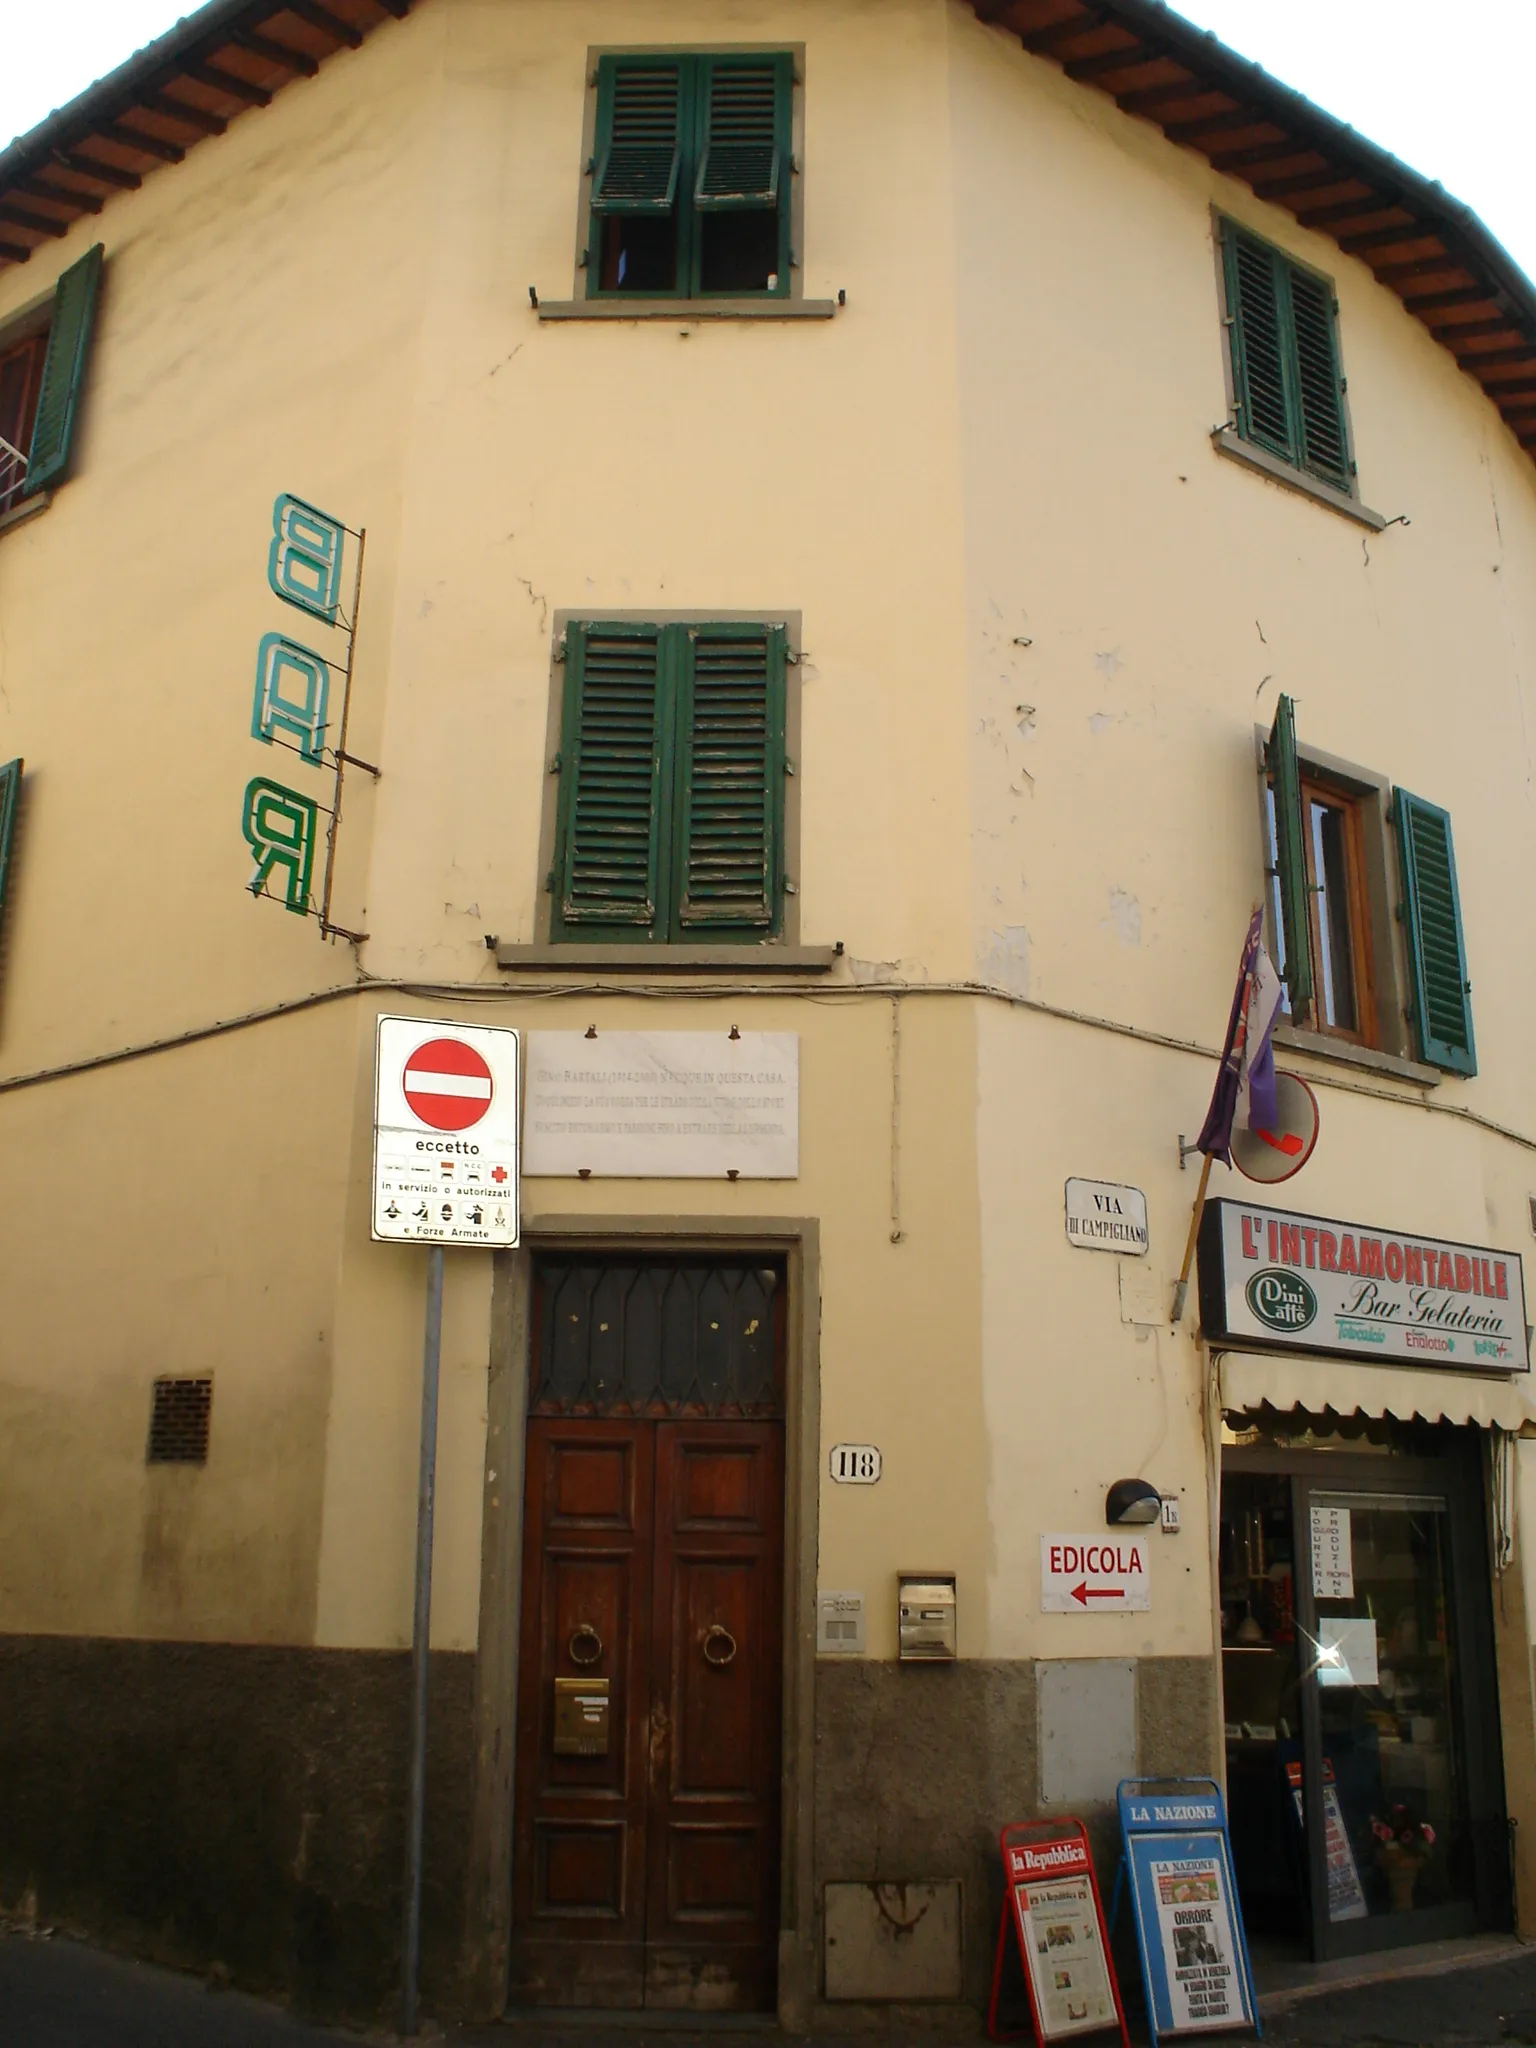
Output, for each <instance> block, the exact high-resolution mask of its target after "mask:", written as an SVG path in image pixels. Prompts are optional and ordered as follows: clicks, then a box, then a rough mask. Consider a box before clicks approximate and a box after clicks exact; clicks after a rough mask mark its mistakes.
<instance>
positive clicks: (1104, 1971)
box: [987, 1814, 1131, 2048]
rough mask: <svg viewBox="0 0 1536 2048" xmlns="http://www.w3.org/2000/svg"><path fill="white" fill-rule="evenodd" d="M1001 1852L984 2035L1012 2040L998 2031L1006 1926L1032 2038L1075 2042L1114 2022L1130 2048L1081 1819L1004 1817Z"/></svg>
mask: <svg viewBox="0 0 1536 2048" xmlns="http://www.w3.org/2000/svg"><path fill="white" fill-rule="evenodd" d="M999 1847H1000V1848H1001V1850H1002V1856H1003V1910H1002V1915H1001V1918H1000V1919H999V1921H998V1928H997V1955H996V1958H995V1959H994V1961H993V1964H992V1996H991V1999H990V2000H989V2002H988V2005H987V2038H988V2039H989V2040H991V2041H1013V2040H1018V2039H1019V2038H1021V2036H1022V2033H1023V2029H1022V2028H1020V2029H1019V2030H1017V2031H1016V2032H1014V2033H1001V2032H999V2030H998V2006H999V2003H1000V2001H1001V1996H1002V1986H1003V1964H1004V1962H1005V1961H1006V1959H1007V1953H1008V1930H1009V1928H1010V1927H1011V1928H1012V1929H1013V1935H1014V1939H1015V1940H1016V1941H1017V1943H1018V1950H1019V1960H1020V1962H1021V1963H1022V1964H1023V1966H1024V1982H1025V1984H1026V1986H1027V1987H1028V1990H1029V2011H1030V2018H1031V2019H1032V2020H1033V2022H1034V2029H1035V2039H1036V2041H1038V2042H1039V2043H1040V2044H1041V2048H1045V2043H1046V2042H1048V2041H1069V2040H1075V2039H1076V2038H1077V2037H1078V2036H1079V2035H1085V2034H1098V2033H1103V2032H1104V2031H1105V2030H1106V2029H1108V2028H1111V2027H1116V2028H1118V2029H1119V2032H1120V2040H1121V2044H1122V2048H1131V2037H1130V2035H1129V2034H1128V2033H1127V2032H1126V2027H1125V2008H1124V2006H1123V2005H1122V2004H1121V2002H1120V1986H1119V1983H1118V1981H1117V1980H1116V1977H1115V1964H1114V1958H1113V1957H1112V1956H1111V1954H1110V1952H1109V1931H1108V1929H1107V1928H1106V1926H1105V1924H1104V1902H1103V1900H1102V1899H1101V1898H1100V1897H1099V1880H1098V1877H1097V1875H1096V1873H1095V1871H1094V1867H1093V1857H1092V1855H1091V1854H1090V1853H1089V1849H1088V1836H1087V1833H1086V1831H1085V1830H1084V1827H1083V1824H1082V1822H1081V1821H1080V1820H1074V1819H1073V1818H1072V1817H1071V1816H1070V1815H1065V1814H1064V1815H1063V1816H1062V1817H1061V1818H1060V1819H1059V1820H1023V1821H1010V1822H1009V1824H1008V1825H1007V1826H1006V1827H1005V1828H1004V1829H1003V1831H1002V1834H1001V1835H1000V1837H999Z"/></svg>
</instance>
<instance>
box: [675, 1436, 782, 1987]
mask: <svg viewBox="0 0 1536 2048" xmlns="http://www.w3.org/2000/svg"><path fill="white" fill-rule="evenodd" d="M783 1441H784V1440H783V1432H782V1430H781V1429H780V1428H779V1426H778V1425H777V1424H775V1423H721V1422H715V1423H711V1422H701V1423H687V1422H668V1423H661V1424H659V1425H658V1426H657V1447H656V1506H657V1511H656V1518H655V1581H654V1591H653V1596H652V1626H653V1631H654V1635H653V1644H652V1653H651V1684H652V1725H653V1727H655V1728H659V1729H660V1730H661V1731H662V1741H661V1743H660V1744H659V1745H658V1744H653V1747H652V1763H653V1771H652V1778H651V1787H650V1791H651V1811H650V1836H651V1840H650V1848H649V1855H648V1863H649V1872H648V1895H647V1911H646V1944H647V1946H646V1989H645V2002H646V2004H647V2005H671V2006H693V2007H710V2008H716V2009H721V2010H727V2009H742V2010H750V2009H752V2008H754V2007H761V2006H763V2005H764V2004H766V2003H768V2002H769V2001H770V2000H771V1996H772V1989H773V1982H774V1962H775V1952H776V1949H777V1923H778V1911H777V1907H778V1851H779V1801H778V1788H779V1701H780V1665H781V1608H782V1599H783V1568H782V1567H783V1557H782V1551H783V1490H784V1488H783Z"/></svg>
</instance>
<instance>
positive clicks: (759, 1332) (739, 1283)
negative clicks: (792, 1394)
mask: <svg viewBox="0 0 1536 2048" xmlns="http://www.w3.org/2000/svg"><path fill="white" fill-rule="evenodd" d="M784 1294H785V1288H784V1276H783V1273H782V1272H781V1271H780V1270H778V1269H777V1268H775V1267H773V1266H770V1265H767V1264H765V1263H763V1262H762V1261H747V1260H741V1261H734V1262H726V1263H721V1262H719V1261H716V1260H706V1259H629V1260H625V1261H623V1262H614V1263H609V1262H607V1261H603V1260H595V1259H592V1258H582V1257H580V1256H572V1257H569V1258H547V1259H542V1260H540V1262H539V1265H538V1268H537V1278H536V1292H535V1318H534V1328H535V1333H536V1344H537V1352H536V1356H535V1359H534V1389H535V1391H534V1401H533V1406H534V1409H535V1412H537V1413H539V1414H542V1415H724V1416H735V1415H740V1416H754V1417H767V1416H777V1415H782V1414H783V1412H784V1400H783V1375H782V1372H781V1370H780V1359H781V1357H782V1353H783V1345H782V1342H781V1335H782V1324H783V1314H784Z"/></svg>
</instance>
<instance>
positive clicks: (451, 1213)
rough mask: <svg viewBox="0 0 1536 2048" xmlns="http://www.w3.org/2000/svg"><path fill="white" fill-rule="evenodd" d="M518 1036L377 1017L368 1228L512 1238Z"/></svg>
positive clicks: (410, 1236) (492, 1243)
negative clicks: (371, 1199)
mask: <svg viewBox="0 0 1536 2048" xmlns="http://www.w3.org/2000/svg"><path fill="white" fill-rule="evenodd" d="M517 1065H518V1035H517V1033H516V1032H515V1031H508V1030H505V1029H502V1028H500V1027H492V1026H488V1025H479V1024H441V1023H435V1022H433V1021H431V1020H430V1019H428V1018H425V1017H381V1018H380V1019H379V1028H378V1044H377V1056H376V1060H375V1065H374V1113H373V1235H374V1236H375V1237H376V1238H379V1239H382V1240H385V1241H392V1242H399V1241H411V1242H417V1243H426V1244H452V1245H483V1246H488V1247H496V1246H506V1245H515V1244H516V1243H517V1241H518V1145H517V1137H518V1114H517V1111H518V1096H517Z"/></svg>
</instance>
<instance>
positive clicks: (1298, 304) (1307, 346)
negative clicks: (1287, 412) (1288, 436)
mask: <svg viewBox="0 0 1536 2048" xmlns="http://www.w3.org/2000/svg"><path fill="white" fill-rule="evenodd" d="M1290 288H1291V313H1292V316H1293V324H1294V328H1295V336H1296V394H1297V399H1298V403H1299V410H1300V414H1301V420H1300V426H1301V434H1300V441H1301V449H1300V461H1301V466H1302V468H1303V469H1310V470H1311V471H1312V472H1313V473H1314V474H1315V475H1317V476H1320V477H1323V478H1325V479H1326V480H1327V481H1328V482H1329V483H1332V484H1337V485H1338V487H1339V489H1340V490H1342V491H1347V490H1348V489H1349V483H1350V470H1349V443H1348V438H1347V436H1346V434H1345V431H1344V394H1343V391H1342V389H1341V387H1340V383H1339V363H1338V348H1337V344H1336V340H1335V336H1334V330H1333V293H1332V291H1331V290H1330V289H1329V287H1328V285H1327V284H1326V283H1324V281H1323V280H1322V279H1321V278H1319V277H1312V276H1310V275H1309V274H1308V273H1307V272H1306V271H1304V270H1297V269H1296V268H1295V266H1294V265H1292V266H1291V268H1290Z"/></svg>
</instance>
